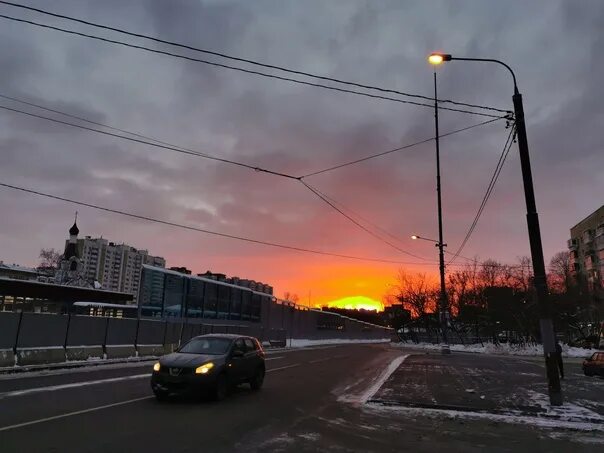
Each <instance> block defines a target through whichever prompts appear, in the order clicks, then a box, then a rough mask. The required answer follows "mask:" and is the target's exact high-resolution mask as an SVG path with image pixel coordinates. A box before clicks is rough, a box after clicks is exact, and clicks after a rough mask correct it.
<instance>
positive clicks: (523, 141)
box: [512, 84, 563, 406]
mask: <svg viewBox="0 0 604 453" xmlns="http://www.w3.org/2000/svg"><path fill="white" fill-rule="evenodd" d="M512 99H513V101H514V115H515V117H516V131H517V134H518V150H519V152H520V166H521V167H522V182H523V184H524V198H525V199H526V223H527V226H528V233H529V242H530V245H531V259H532V261H533V274H534V277H533V282H534V283H533V284H534V285H535V290H536V292H537V304H538V306H539V318H540V319H539V326H540V328H541V342H542V343H543V353H544V355H545V368H546V372H547V381H548V390H549V399H550V403H551V404H552V405H554V406H560V405H562V400H563V398H562V389H561V388H560V376H559V375H558V365H557V362H556V337H555V333H554V324H553V322H552V310H551V304H550V302H549V292H548V288H547V279H546V274H545V262H544V260H543V246H542V244H541V230H540V228H539V215H538V214H537V204H536V202H535V192H534V188H533V174H532V171H531V161H530V157H529V150H528V141H527V138H526V125H525V123H524V107H523V105H522V95H521V94H520V93H519V92H518V87H517V86H516V85H515V84H514V96H512Z"/></svg>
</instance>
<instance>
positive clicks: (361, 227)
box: [300, 180, 426, 260]
mask: <svg viewBox="0 0 604 453" xmlns="http://www.w3.org/2000/svg"><path fill="white" fill-rule="evenodd" d="M300 182H301V183H302V184H304V186H306V188H307V189H308V190H310V191H311V192H312V193H314V194H315V195H316V196H317V197H319V198H320V199H321V200H323V201H324V202H325V203H326V204H327V205H329V206H331V208H333V209H334V210H335V211H337V212H339V213H340V214H341V215H342V216H344V217H345V218H347V219H348V220H349V221H350V222H352V223H353V224H355V225H356V226H358V227H359V228H360V229H362V230H363V231H365V232H366V233H368V234H370V235H371V236H373V237H374V238H376V239H378V240H380V241H381V242H384V243H385V244H387V245H389V246H390V247H392V248H393V249H395V250H398V251H399V252H401V253H404V254H405V255H409V256H412V257H414V258H418V259H421V260H426V258H424V257H423V256H419V255H415V254H413V253H411V252H408V251H406V250H404V249H402V248H400V247H399V246H397V245H395V244H393V243H392V242H390V241H389V240H387V239H384V238H383V237H381V236H380V235H378V234H376V233H375V232H373V231H371V230H370V229H369V228H367V227H365V226H364V225H363V224H362V223H360V222H358V221H356V220H355V219H354V218H353V217H351V216H349V215H348V214H346V213H345V212H344V211H342V210H341V209H340V208H338V207H337V206H336V205H335V204H334V203H332V202H331V201H330V200H329V199H327V198H326V197H324V196H323V194H322V193H321V192H319V191H318V190H316V189H315V188H314V187H312V186H311V185H309V184H308V183H306V182H305V181H302V180H301V181H300Z"/></svg>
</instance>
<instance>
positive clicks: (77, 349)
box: [0, 308, 392, 367]
mask: <svg viewBox="0 0 604 453" xmlns="http://www.w3.org/2000/svg"><path fill="white" fill-rule="evenodd" d="M271 314H272V315H273V316H272V317H271V319H270V321H271V322H269V320H266V325H263V324H259V323H252V322H248V323H246V322H238V323H231V324H229V323H225V320H206V319H204V320H201V319H181V318H178V319H177V318H174V319H167V320H154V319H146V318H140V319H136V318H105V317H92V316H85V315H75V314H70V315H56V314H43V313H25V312H20V313H12V312H0V367H6V366H13V365H32V364H40V363H57V362H65V361H82V360H99V359H103V358H127V357H137V356H152V355H160V354H164V353H168V352H171V351H173V350H174V349H175V348H176V347H177V346H178V345H179V344H180V343H182V342H183V341H187V340H189V339H190V338H192V337H194V336H197V335H203V334H207V333H233V334H241V335H250V336H253V337H256V338H258V339H260V340H261V341H263V342H267V343H270V344H271V345H273V346H286V345H287V342H288V340H292V339H305V340H332V339H334V340H336V339H350V340H355V339H358V340H362V339H389V338H390V336H391V333H392V329H387V328H385V327H381V326H375V325H372V324H368V323H364V322H361V321H357V320H353V319H350V318H346V317H343V316H339V315H336V314H331V313H325V312H321V311H315V310H304V311H303V310H296V309H294V308H292V309H291V310H290V309H288V310H287V311H283V312H281V313H279V315H280V316H279V317H277V316H275V314H274V313H271ZM319 316H327V317H328V319H329V320H331V321H334V322H335V321H337V322H336V323H335V324H331V325H330V328H327V329H321V328H319V327H320V326H321V323H320V322H319V318H318V317H319ZM208 321H209V322H208ZM267 326H270V327H267ZM333 326H335V327H333Z"/></svg>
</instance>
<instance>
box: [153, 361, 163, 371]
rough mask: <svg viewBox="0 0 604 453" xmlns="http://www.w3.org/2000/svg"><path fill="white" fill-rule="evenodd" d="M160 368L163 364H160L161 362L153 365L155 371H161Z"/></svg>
mask: <svg viewBox="0 0 604 453" xmlns="http://www.w3.org/2000/svg"><path fill="white" fill-rule="evenodd" d="M160 368H161V365H160V364H159V362H157V363H156V364H155V365H153V371H159V369H160Z"/></svg>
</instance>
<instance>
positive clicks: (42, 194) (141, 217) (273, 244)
mask: <svg viewBox="0 0 604 453" xmlns="http://www.w3.org/2000/svg"><path fill="white" fill-rule="evenodd" d="M0 186H1V187H5V188H7V189H13V190H18V191H21V192H26V193H29V194H32V195H38V196H40V197H45V198H51V199H53V200H58V201H63V202H66V203H71V204H76V205H79V206H85V207H87V208H92V209H96V210H100V211H105V212H110V213H113V214H119V215H122V216H127V217H131V218H135V219H139V220H145V221H148V222H153V223H158V224H162V225H167V226H171V227H176V228H181V229H185V230H190V231H196V232H199V233H204V234H209V235H212V236H219V237H222V238H226V239H234V240H238V241H243V242H249V243H253V244H258V245H264V246H269V247H275V248H281V249H287V250H293V251H297V252H304V253H312V254H315V255H324V256H332V257H336V258H345V259H351V260H358V261H372V262H380V263H390V264H409V265H411V264H413V265H415V264H418V265H425V264H430V265H433V264H434V263H411V262H405V261H396V260H387V259H380V258H371V257H362V256H355V255H344V254H339V253H331V252H325V251H321V250H313V249H307V248H304V247H296V246H292V245H286V244H280V243H277V242H269V241H262V240H259V239H253V238H248V237H244V236H236V235H233V234H227V233H221V232H219V231H212V230H206V229H203V228H198V227H194V226H190V225H183V224H180V223H176V222H171V221H168V220H162V219H158V218H154V217H148V216H144V215H140V214H134V213H132V212H128V211H122V210H118V209H112V208H108V207H105V206H100V205H96V204H93V203H86V202H83V201H78V200H73V199H70V198H65V197H60V196H57V195H52V194H49V193H45V192H41V191H38V190H33V189H28V188H25V187H19V186H15V185H12V184H6V183H3V182H0Z"/></svg>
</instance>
